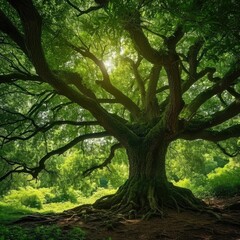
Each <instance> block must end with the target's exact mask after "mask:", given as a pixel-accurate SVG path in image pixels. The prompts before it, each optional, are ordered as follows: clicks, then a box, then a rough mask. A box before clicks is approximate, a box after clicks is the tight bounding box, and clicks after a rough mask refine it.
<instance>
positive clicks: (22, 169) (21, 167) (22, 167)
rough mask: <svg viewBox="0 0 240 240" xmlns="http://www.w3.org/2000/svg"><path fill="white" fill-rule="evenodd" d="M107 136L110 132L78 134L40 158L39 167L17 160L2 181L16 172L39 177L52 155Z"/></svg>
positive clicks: (0, 179) (0, 178) (10, 162)
mask: <svg viewBox="0 0 240 240" xmlns="http://www.w3.org/2000/svg"><path fill="white" fill-rule="evenodd" d="M106 136H109V134H108V133H107V132H98V133H89V134H85V135H81V136H78V137H76V138H75V139H73V140H72V141H70V142H69V143H67V144H66V145H64V146H62V147H60V148H58V149H55V150H53V151H51V152H49V153H47V154H46V155H45V156H44V157H42V158H41V159H40V160H39V162H38V166H37V167H31V168H30V167H27V166H26V165H25V164H21V163H18V162H16V161H15V163H14V165H15V164H17V165H18V166H17V167H16V168H14V169H12V170H10V171H8V172H7V173H5V174H4V175H3V176H2V177H0V181H2V180H4V179H6V178H7V177H8V176H9V175H12V174H14V173H28V174H30V175H32V177H33V178H37V177H38V175H39V173H40V172H41V171H42V170H45V168H46V166H45V163H46V161H47V160H48V159H49V158H51V157H52V156H54V155H61V154H63V153H64V152H66V151H67V150H69V149H70V148H72V147H74V146H75V145H76V144H78V143H79V142H82V141H84V140H86V139H92V138H103V137H106ZM8 162H9V164H10V165H13V164H12V161H8Z"/></svg>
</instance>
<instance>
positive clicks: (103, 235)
mask: <svg viewBox="0 0 240 240" xmlns="http://www.w3.org/2000/svg"><path fill="white" fill-rule="evenodd" d="M205 201H206V202H207V203H208V204H209V205H210V206H212V207H214V208H215V209H216V211H214V212H215V213H217V215H216V216H214V214H213V213H211V212H209V213H206V212H204V213H203V212H202V213H200V212H198V213H197V212H193V211H184V212H179V213H177V212H176V211H169V212H168V214H167V216H166V217H164V218H162V219H161V218H151V219H149V220H141V219H134V220H126V219H121V220H120V221H118V222H114V223H113V222H110V221H109V222H107V221H104V220H99V219H94V218H93V219H92V220H90V221H87V222H85V220H84V219H83V218H79V216H78V215H77V214H66V215H65V216H64V215H61V216H58V217H57V218H55V220H54V222H55V223H57V224H58V225H59V226H60V227H62V228H63V229H64V230H66V231H68V229H69V228H72V227H74V226H79V227H81V228H83V229H84V230H85V231H86V232H87V240H110V239H111V240H120V239H121V240H123V239H124V240H158V239H166V240H169V239H178V240H191V239H199V240H200V239H205V240H213V239H218V240H225V239H226V240H233V239H234V240H237V239H239V240H240V196H236V197H233V198H228V199H206V200H205ZM37 219H38V220H37V221H34V222H35V224H43V223H44V222H46V218H44V217H43V218H42V219H41V218H37ZM32 220H33V219H32ZM35 220H36V219H35ZM29 221H31V218H25V220H24V219H22V220H21V222H19V224H24V225H25V224H30V222H29ZM32 222H33V221H31V224H32Z"/></svg>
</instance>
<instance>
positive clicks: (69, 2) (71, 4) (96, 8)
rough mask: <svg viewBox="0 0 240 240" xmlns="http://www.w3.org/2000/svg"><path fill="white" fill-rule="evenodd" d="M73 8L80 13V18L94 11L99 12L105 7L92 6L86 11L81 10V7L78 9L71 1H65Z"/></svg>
mask: <svg viewBox="0 0 240 240" xmlns="http://www.w3.org/2000/svg"><path fill="white" fill-rule="evenodd" d="M65 1H66V2H67V3H68V4H69V5H70V6H71V7H72V8H74V9H75V10H77V11H78V12H79V14H78V15H77V16H78V17H79V16H82V15H84V14H88V13H90V12H93V11H97V10H99V9H101V8H103V7H104V6H105V5H97V6H91V7H90V8H88V9H86V10H81V9H80V8H79V7H77V6H76V5H75V4H73V3H72V2H71V1H69V0H65Z"/></svg>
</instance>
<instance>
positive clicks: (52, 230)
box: [0, 189, 115, 240]
mask: <svg viewBox="0 0 240 240" xmlns="http://www.w3.org/2000/svg"><path fill="white" fill-rule="evenodd" d="M30 190H31V189H30ZM24 191H25V190H24ZM114 192H115V190H114V189H111V190H109V189H108V190H107V189H100V191H98V192H96V193H95V194H94V195H93V196H92V197H90V198H85V197H81V198H78V202H77V203H71V202H57V203H44V201H42V202H43V203H42V208H41V209H37V208H33V207H31V208H30V207H26V206H24V205H23V204H22V203H21V201H20V200H21V197H22V196H24V195H27V193H28V192H24V193H22V192H21V191H14V192H13V193H12V194H10V195H8V197H6V198H5V199H4V198H3V199H2V201H0V240H36V239H37V240H65V239H66V240H67V239H71V240H84V239H86V234H85V232H84V231H83V230H82V229H81V228H79V227H73V228H70V229H68V230H66V229H62V228H60V227H59V226H57V225H47V226H46V225H37V226H31V225H30V224H29V225H28V226H19V225H11V223H12V222H14V221H16V220H17V219H19V218H21V217H24V216H26V215H31V214H34V213H38V214H39V213H42V214H46V213H59V212H63V211H64V210H67V209H71V208H74V207H76V206H78V205H82V204H89V203H93V202H94V201H96V200H97V199H98V198H100V197H102V196H103V195H108V194H112V193H114ZM42 199H43V197H42ZM4 200H5V201H4ZM110 239H111V238H107V239H104V240H110Z"/></svg>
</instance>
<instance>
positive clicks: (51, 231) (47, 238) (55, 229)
mask: <svg viewBox="0 0 240 240" xmlns="http://www.w3.org/2000/svg"><path fill="white" fill-rule="evenodd" d="M85 238H86V234H85V232H84V231H83V230H82V229H81V228H78V227H74V228H72V229H69V230H68V231H67V232H66V231H64V230H62V229H61V228H60V227H59V226H57V225H50V226H43V225H40V226H36V227H34V228H30V227H20V226H4V225H0V240H36V239H37V240H68V239H71V240H84V239H85Z"/></svg>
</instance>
